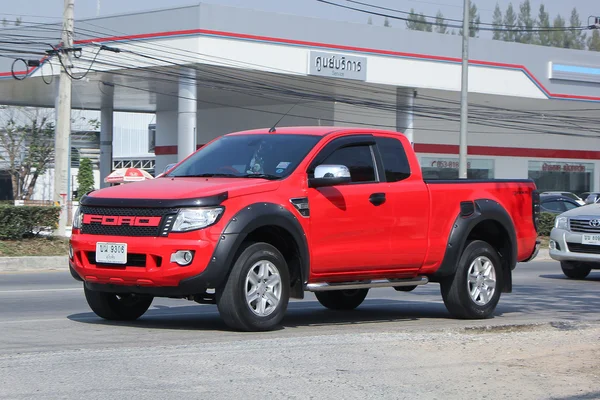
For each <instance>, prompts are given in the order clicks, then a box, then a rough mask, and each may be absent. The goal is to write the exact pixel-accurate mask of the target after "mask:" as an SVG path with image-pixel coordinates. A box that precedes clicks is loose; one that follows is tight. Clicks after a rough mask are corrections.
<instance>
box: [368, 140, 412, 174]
mask: <svg viewBox="0 0 600 400" xmlns="http://www.w3.org/2000/svg"><path fill="white" fill-rule="evenodd" d="M376 141H377V148H378V149H379V153H380V154H381V158H382V160H383V168H384V170H385V179H386V181H388V182H398V181H401V180H403V179H406V178H408V177H409V176H410V165H409V164H408V158H407V157H406V151H405V150H404V146H403V145H402V142H401V141H399V140H398V139H394V138H390V137H378V138H376Z"/></svg>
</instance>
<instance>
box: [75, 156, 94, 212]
mask: <svg viewBox="0 0 600 400" xmlns="http://www.w3.org/2000/svg"><path fill="white" fill-rule="evenodd" d="M77 185H79V186H78V188H77V197H76V199H75V200H77V201H80V200H81V198H82V197H83V195H84V194H86V193H88V192H89V191H91V190H94V171H93V169H92V161H91V160H90V159H89V158H82V159H81V162H80V163H79V172H78V173H77Z"/></svg>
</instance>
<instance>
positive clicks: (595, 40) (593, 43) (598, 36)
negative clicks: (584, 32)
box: [587, 29, 600, 51]
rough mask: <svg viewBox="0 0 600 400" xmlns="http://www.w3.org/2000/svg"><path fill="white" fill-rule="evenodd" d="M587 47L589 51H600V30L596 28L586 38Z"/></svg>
mask: <svg viewBox="0 0 600 400" xmlns="http://www.w3.org/2000/svg"><path fill="white" fill-rule="evenodd" d="M587 48H588V50H591V51H600V32H599V31H598V30H597V29H596V30H594V32H593V33H592V36H590V37H589V38H588V40H587Z"/></svg>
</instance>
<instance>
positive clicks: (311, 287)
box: [306, 276, 429, 292]
mask: <svg viewBox="0 0 600 400" xmlns="http://www.w3.org/2000/svg"><path fill="white" fill-rule="evenodd" d="M428 282H429V279H427V277H426V276H419V277H417V278H414V279H391V280H390V279H382V280H376V281H352V282H318V283H309V284H308V285H306V290H308V291H309V292H325V291H328V290H345V289H369V288H381V287H398V286H418V285H425V284H426V283H428Z"/></svg>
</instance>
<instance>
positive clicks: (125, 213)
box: [81, 206, 178, 237]
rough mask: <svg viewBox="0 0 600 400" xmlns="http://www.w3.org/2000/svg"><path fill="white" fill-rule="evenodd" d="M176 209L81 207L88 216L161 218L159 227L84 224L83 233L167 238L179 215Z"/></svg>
mask: <svg viewBox="0 0 600 400" xmlns="http://www.w3.org/2000/svg"><path fill="white" fill-rule="evenodd" d="M177 211H178V210H177V209H175V208H111V207H87V206H81V212H82V213H83V214H88V215H108V216H115V217H161V223H160V224H159V225H158V226H130V225H102V224H99V223H92V224H83V225H82V226H81V233H84V234H88V235H108V236H137V237H157V236H167V235H168V233H169V232H170V231H171V227H172V226H173V220H174V217H175V215H176V214H177Z"/></svg>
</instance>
